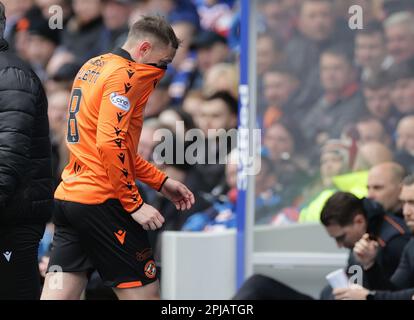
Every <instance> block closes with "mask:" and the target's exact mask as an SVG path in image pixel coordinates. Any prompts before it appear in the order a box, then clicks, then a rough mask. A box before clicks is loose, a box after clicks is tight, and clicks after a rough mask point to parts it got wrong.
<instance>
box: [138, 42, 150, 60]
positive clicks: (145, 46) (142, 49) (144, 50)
mask: <svg viewBox="0 0 414 320" xmlns="http://www.w3.org/2000/svg"><path fill="white" fill-rule="evenodd" d="M151 48H152V45H151V43H150V42H149V41H142V42H141V43H140V44H139V45H138V56H139V57H145V56H146V55H147V54H148V52H150V51H151Z"/></svg>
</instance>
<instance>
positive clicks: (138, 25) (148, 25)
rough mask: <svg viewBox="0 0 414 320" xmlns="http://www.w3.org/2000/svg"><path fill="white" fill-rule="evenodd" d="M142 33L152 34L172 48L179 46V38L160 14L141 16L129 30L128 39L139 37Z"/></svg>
mask: <svg viewBox="0 0 414 320" xmlns="http://www.w3.org/2000/svg"><path fill="white" fill-rule="evenodd" d="M142 35H152V36H154V37H156V38H157V39H158V40H160V41H161V42H162V43H163V44H165V45H167V46H168V45H171V47H173V48H174V49H178V47H179V46H180V40H179V39H178V38H177V36H176V35H175V32H174V30H173V28H172V27H171V25H170V24H169V23H168V22H167V20H166V19H165V18H163V17H161V16H158V15H157V16H143V17H142V18H141V19H139V20H138V21H137V22H135V23H134V24H133V25H132V27H131V29H130V30H129V34H128V39H130V38H140V37H142Z"/></svg>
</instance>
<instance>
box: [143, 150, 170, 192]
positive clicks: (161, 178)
mask: <svg viewBox="0 0 414 320" xmlns="http://www.w3.org/2000/svg"><path fill="white" fill-rule="evenodd" d="M135 176H136V178H137V179H138V180H139V181H141V182H143V183H145V184H146V185H148V186H150V187H151V188H152V189H154V190H157V191H160V190H161V188H162V186H163V185H164V183H165V181H166V180H167V178H168V177H167V175H166V174H165V173H164V172H162V171H161V170H158V169H157V168H156V167H155V166H154V165H153V164H152V163H150V162H148V161H146V160H145V159H143V158H142V157H141V156H140V155H137V156H136V159H135Z"/></svg>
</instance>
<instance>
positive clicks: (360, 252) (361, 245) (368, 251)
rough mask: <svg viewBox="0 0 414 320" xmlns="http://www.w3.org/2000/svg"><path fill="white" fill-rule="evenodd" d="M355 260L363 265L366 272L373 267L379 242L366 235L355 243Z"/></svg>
mask: <svg viewBox="0 0 414 320" xmlns="http://www.w3.org/2000/svg"><path fill="white" fill-rule="evenodd" d="M353 252H354V255H355V258H356V259H357V260H358V261H359V263H361V264H362V266H363V267H364V269H365V270H367V269H369V268H370V267H372V265H373V264H374V263H375V257H376V256H377V252H378V242H376V241H374V240H370V239H369V234H368V233H365V234H364V235H363V236H362V238H361V239H360V240H359V241H358V242H357V243H355V246H354V249H353Z"/></svg>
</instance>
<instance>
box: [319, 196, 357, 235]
mask: <svg viewBox="0 0 414 320" xmlns="http://www.w3.org/2000/svg"><path fill="white" fill-rule="evenodd" d="M358 214H362V215H363V216H364V217H365V211H364V207H363V202H362V200H361V199H359V198H357V197H356V196H354V195H353V194H352V193H349V192H342V191H338V192H336V193H335V194H334V195H332V196H331V197H330V198H329V199H328V201H326V203H325V205H324V207H323V209H322V212H321V222H322V224H323V225H324V226H331V225H339V226H341V227H344V226H347V225H350V224H352V222H353V220H354V218H355V216H356V215H358Z"/></svg>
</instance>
